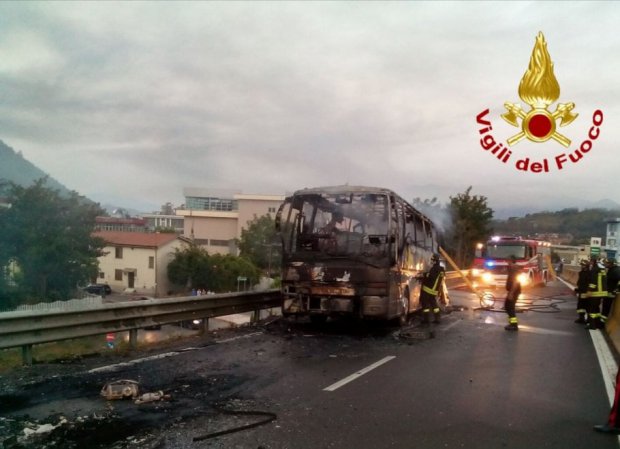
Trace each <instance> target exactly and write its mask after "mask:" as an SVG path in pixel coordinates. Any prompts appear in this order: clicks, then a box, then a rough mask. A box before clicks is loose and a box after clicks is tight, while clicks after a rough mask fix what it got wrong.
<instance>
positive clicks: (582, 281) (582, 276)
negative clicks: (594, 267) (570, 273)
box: [575, 259, 590, 324]
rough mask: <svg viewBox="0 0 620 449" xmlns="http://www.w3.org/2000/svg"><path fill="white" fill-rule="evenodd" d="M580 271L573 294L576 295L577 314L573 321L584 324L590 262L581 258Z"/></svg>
mask: <svg viewBox="0 0 620 449" xmlns="http://www.w3.org/2000/svg"><path fill="white" fill-rule="evenodd" d="M579 265H581V271H580V272H579V277H578V278H577V287H575V294H576V295H577V315H578V316H579V317H578V318H577V319H576V320H575V323H579V324H586V316H587V307H588V285H589V284H590V263H589V262H588V261H587V260H586V259H583V260H582V261H581V262H579Z"/></svg>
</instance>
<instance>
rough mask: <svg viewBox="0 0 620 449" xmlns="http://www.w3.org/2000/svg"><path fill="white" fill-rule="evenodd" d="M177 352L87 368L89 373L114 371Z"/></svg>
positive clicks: (173, 354)
mask: <svg viewBox="0 0 620 449" xmlns="http://www.w3.org/2000/svg"><path fill="white" fill-rule="evenodd" d="M179 354H180V352H164V353H163V354H157V355H152V356H150V357H143V358H141V359H134V360H130V361H129V362H122V363H117V364H115V365H107V366H102V367H100V368H93V369H91V370H89V371H88V372H89V373H101V372H107V371H116V370H117V369H119V368H122V367H125V366H131V365H135V364H137V363H142V362H148V361H149V360H157V359H163V358H166V357H172V356H175V355H179Z"/></svg>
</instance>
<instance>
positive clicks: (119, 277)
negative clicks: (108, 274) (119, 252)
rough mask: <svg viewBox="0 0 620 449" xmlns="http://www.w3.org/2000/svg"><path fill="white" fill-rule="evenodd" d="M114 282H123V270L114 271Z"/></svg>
mask: <svg viewBox="0 0 620 449" xmlns="http://www.w3.org/2000/svg"><path fill="white" fill-rule="evenodd" d="M114 280H115V281H122V280H123V270H114Z"/></svg>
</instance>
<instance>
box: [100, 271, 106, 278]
mask: <svg viewBox="0 0 620 449" xmlns="http://www.w3.org/2000/svg"><path fill="white" fill-rule="evenodd" d="M99 279H105V274H104V273H103V272H101V271H100V272H99Z"/></svg>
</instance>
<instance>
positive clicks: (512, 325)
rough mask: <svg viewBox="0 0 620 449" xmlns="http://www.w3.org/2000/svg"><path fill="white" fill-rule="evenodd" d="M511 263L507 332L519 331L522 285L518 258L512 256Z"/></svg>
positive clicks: (507, 290) (509, 270)
mask: <svg viewBox="0 0 620 449" xmlns="http://www.w3.org/2000/svg"><path fill="white" fill-rule="evenodd" d="M509 260H510V262H509V264H508V277H507V278H506V302H505V306H504V308H505V309H506V313H507V314H508V325H507V326H506V327H504V329H506V330H507V331H518V330H519V324H518V321H517V313H516V312H517V310H516V306H517V301H518V300H519V295H520V294H521V283H520V282H519V279H518V278H517V276H518V275H519V271H520V268H519V266H518V265H517V258H516V257H515V256H514V255H512V256H510V259H509Z"/></svg>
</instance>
